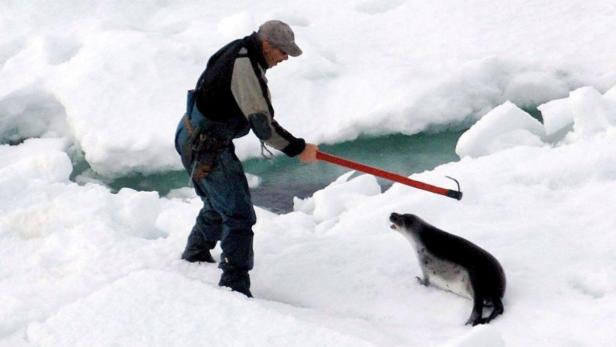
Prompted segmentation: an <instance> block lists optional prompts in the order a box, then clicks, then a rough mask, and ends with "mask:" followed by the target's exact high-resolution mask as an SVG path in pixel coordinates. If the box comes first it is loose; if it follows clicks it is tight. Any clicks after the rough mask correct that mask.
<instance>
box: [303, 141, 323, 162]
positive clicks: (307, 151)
mask: <svg viewBox="0 0 616 347" xmlns="http://www.w3.org/2000/svg"><path fill="white" fill-rule="evenodd" d="M318 150H319V147H317V145H313V144H312V143H307V144H306V148H304V151H303V152H302V153H300V154H299V160H301V161H302V162H303V163H314V162H316V161H317V151H318Z"/></svg>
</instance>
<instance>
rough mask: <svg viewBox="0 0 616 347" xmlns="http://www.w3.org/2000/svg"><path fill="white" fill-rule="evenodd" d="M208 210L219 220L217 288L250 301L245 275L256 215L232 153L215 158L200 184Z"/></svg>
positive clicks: (248, 262) (240, 166)
mask: <svg viewBox="0 0 616 347" xmlns="http://www.w3.org/2000/svg"><path fill="white" fill-rule="evenodd" d="M199 183H200V186H202V187H203V188H204V190H205V191H206V194H207V196H208V199H209V201H210V203H211V206H212V207H213V208H214V209H215V210H216V212H217V213H218V214H219V215H220V217H221V219H222V230H221V235H220V241H221V243H220V246H221V248H222V255H221V261H220V265H219V267H220V268H221V269H222V270H223V274H222V276H221V278H220V282H219V285H220V286H224V287H229V288H231V289H232V290H234V291H238V292H240V293H243V294H244V295H246V296H249V297H251V296H252V294H251V293H250V277H249V276H248V271H249V270H251V269H252V267H253V258H254V254H253V249H252V240H253V235H254V234H253V232H252V226H253V225H254V224H255V222H256V215H255V212H254V208H253V206H252V202H251V199H250V190H249V188H248V182H247V181H246V175H245V174H244V170H243V168H242V164H241V162H240V161H239V159H237V157H236V156H235V154H234V153H233V151H232V149H226V150H225V151H224V152H223V153H221V155H220V156H219V162H218V163H217V165H216V167H215V168H214V170H213V171H212V172H211V173H210V174H209V175H208V176H207V177H206V178H205V179H203V180H202V181H200V182H199Z"/></svg>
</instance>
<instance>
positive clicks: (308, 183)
mask: <svg viewBox="0 0 616 347" xmlns="http://www.w3.org/2000/svg"><path fill="white" fill-rule="evenodd" d="M462 133H463V131H449V132H439V133H432V134H431V133H421V134H417V135H413V136H405V135H388V136H381V137H364V138H359V139H357V140H354V141H350V142H344V143H339V144H335V145H320V146H319V148H320V149H321V150H322V151H324V152H328V153H331V154H335V155H337V156H341V157H344V158H347V159H350V160H354V161H358V162H361V163H364V164H367V165H371V166H375V167H378V168H381V169H384V170H388V171H392V172H395V173H398V174H401V175H404V176H408V175H410V174H412V173H417V172H422V171H425V170H430V169H432V168H434V167H436V166H438V165H440V164H443V163H447V162H451V161H457V160H458V156H457V155H456V154H455V152H454V149H455V146H456V143H457V141H458V138H459V137H460V135H461V134H462ZM243 165H244V169H245V171H246V172H247V173H250V174H253V175H257V176H259V177H260V178H261V184H260V185H259V186H258V187H256V188H254V189H252V190H251V192H252V198H253V202H254V204H255V205H257V206H261V207H264V208H267V209H269V210H271V211H274V212H279V213H280V212H288V211H290V210H292V208H293V197H294V196H297V197H300V198H305V197H309V196H311V195H312V194H313V193H314V192H315V191H317V190H319V189H321V188H323V187H325V186H327V185H328V184H329V183H331V182H332V181H333V180H335V179H336V178H337V177H338V176H340V175H342V174H343V173H345V172H347V171H349V169H346V168H343V167H339V166H336V165H333V164H329V163H325V162H318V163H316V164H301V163H300V162H299V160H298V159H296V158H288V157H286V156H278V157H276V158H275V159H273V160H265V159H263V158H255V159H250V160H247V161H245V162H244V163H243ZM187 181H188V175H187V174H186V173H185V172H184V171H173V172H166V173H159V174H153V175H142V174H135V175H131V176H126V177H121V178H118V179H115V180H113V181H111V182H109V183H108V185H109V186H110V187H111V188H112V189H113V190H116V191H117V190H119V189H120V188H123V187H129V188H133V189H136V190H153V191H158V192H159V193H160V194H161V195H166V194H167V193H168V192H169V191H170V190H172V189H176V188H181V187H186V186H187ZM379 184H381V186H382V187H383V189H386V188H387V187H389V186H390V185H391V183H390V182H388V181H385V180H381V179H379Z"/></svg>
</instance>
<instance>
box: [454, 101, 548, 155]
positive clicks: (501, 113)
mask: <svg viewBox="0 0 616 347" xmlns="http://www.w3.org/2000/svg"><path fill="white" fill-rule="evenodd" d="M543 137H545V130H544V129H543V125H542V124H541V123H540V122H539V121H538V120H536V119H534V118H533V117H531V115H529V114H528V113H526V112H524V111H523V110H521V109H520V108H519V107H517V106H516V105H514V104H512V103H511V102H509V101H507V102H505V103H504V104H502V105H500V106H498V107H496V108H494V109H493V110H492V111H490V112H488V113H487V114H486V115H485V116H483V118H481V119H480V120H479V121H478V122H477V123H475V124H474V125H473V126H472V127H471V128H470V129H469V130H467V131H466V132H465V133H464V134H462V136H460V139H459V140H458V143H457V145H456V154H458V156H460V157H466V156H473V157H478V156H482V155H488V154H492V153H496V152H499V151H502V150H503V149H507V148H510V147H516V146H520V145H528V146H541V145H542V144H543V141H542V138H543Z"/></svg>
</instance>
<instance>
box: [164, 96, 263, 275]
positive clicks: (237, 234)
mask: <svg viewBox="0 0 616 347" xmlns="http://www.w3.org/2000/svg"><path fill="white" fill-rule="evenodd" d="M186 115H187V116H188V119H189V121H190V124H191V126H192V129H197V128H198V127H199V126H201V127H202V128H203V129H206V131H207V132H209V133H211V134H215V135H216V137H218V138H221V139H224V140H228V142H229V145H228V146H225V147H224V148H222V149H220V150H218V151H217V153H216V154H215V160H214V166H213V169H212V171H211V172H209V174H208V175H207V176H206V177H205V178H203V179H200V180H194V179H193V185H194V187H195V191H196V192H197V194H198V195H199V197H200V198H201V200H202V201H203V207H202V208H201V211H199V215H198V216H197V220H196V223H195V225H194V227H193V228H192V230H191V232H190V235H189V237H188V242H187V245H186V250H185V253H186V254H188V255H191V254H193V255H198V254H199V253H200V252H203V250H209V249H212V248H214V246H215V245H216V242H217V241H220V247H221V249H222V254H221V261H220V264H219V267H220V268H221V269H222V270H223V278H221V284H220V285H226V284H225V283H223V282H224V281H225V276H227V277H228V278H230V279H231V280H233V279H234V278H236V277H237V275H238V274H240V275H244V274H245V277H247V273H248V271H249V270H251V269H252V267H253V262H254V261H253V259H254V254H253V248H252V242H253V235H254V234H253V231H252V226H253V225H254V224H255V222H256V215H255V211H254V208H253V206H252V202H251V198H250V191H249V189H248V182H247V181H246V175H245V174H244V169H243V168H242V163H241V162H240V160H239V159H238V158H237V156H236V155H235V152H234V149H235V148H234V146H233V143H232V142H231V140H232V139H234V138H238V137H241V136H244V135H246V134H247V133H248V132H249V131H250V127H249V125H248V123H247V122H245V121H244V122H241V121H239V120H234V119H230V120H229V121H227V122H214V121H211V120H209V119H207V118H206V117H204V115H203V114H202V113H201V112H200V111H199V110H198V109H197V107H196V105H195V95H194V91H192V90H191V91H189V92H188V96H187V100H186ZM189 132H190V131H189V129H186V126H185V124H184V121H183V120H181V121H180V122H179V124H178V128H177V131H176V134H175V149H176V151H177V152H178V153H179V154H180V156H181V155H182V148H183V146H184V145H185V144H186V142H187V141H190V134H189ZM182 162H183V164H184V168H185V169H186V171H187V172H188V173H189V175H190V174H191V170H192V165H191V164H192V163H185V161H184V160H183V161H182ZM187 164H188V165H187Z"/></svg>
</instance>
